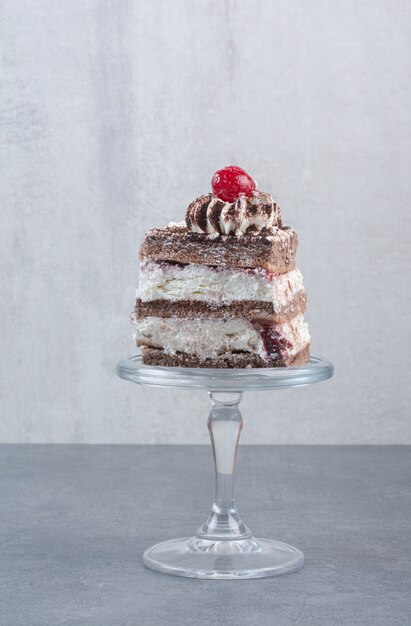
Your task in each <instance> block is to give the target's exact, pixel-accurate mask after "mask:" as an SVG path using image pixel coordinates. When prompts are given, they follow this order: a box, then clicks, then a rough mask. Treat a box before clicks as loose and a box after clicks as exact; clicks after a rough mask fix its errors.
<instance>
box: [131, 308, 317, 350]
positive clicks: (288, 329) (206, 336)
mask: <svg viewBox="0 0 411 626" xmlns="http://www.w3.org/2000/svg"><path fill="white" fill-rule="evenodd" d="M275 328H276V331H277V332H279V334H280V336H281V337H283V338H284V339H286V340H287V341H288V342H290V344H291V347H290V348H289V349H288V350H287V354H288V355H289V356H294V355H295V354H297V352H299V351H300V350H301V349H302V348H303V347H304V346H305V345H306V344H307V343H309V341H310V335H309V333H308V327H307V324H306V323H305V322H304V319H303V316H302V315H299V316H297V317H295V318H294V319H292V320H291V321H290V322H285V323H284V324H276V327H275ZM132 329H133V336H134V339H135V340H136V341H137V342H139V344H140V345H141V344H142V345H147V346H151V347H155V348H163V350H164V351H165V352H166V353H168V354H175V353H176V352H186V353H188V354H196V355H198V356H199V357H200V358H203V359H204V358H214V357H216V356H218V355H219V354H224V353H226V352H233V351H236V350H241V351H243V352H251V353H254V354H258V355H259V356H261V357H262V358H263V359H267V357H268V355H267V353H266V351H265V349H264V345H263V342H262V339H261V335H260V331H259V330H258V328H255V327H254V326H253V325H252V323H251V322H249V321H248V320H245V319H238V318H237V319H229V320H222V319H182V318H177V317H170V318H164V319H163V318H160V317H146V318H144V319H142V320H133V321H132ZM270 356H271V357H272V356H273V355H270Z"/></svg>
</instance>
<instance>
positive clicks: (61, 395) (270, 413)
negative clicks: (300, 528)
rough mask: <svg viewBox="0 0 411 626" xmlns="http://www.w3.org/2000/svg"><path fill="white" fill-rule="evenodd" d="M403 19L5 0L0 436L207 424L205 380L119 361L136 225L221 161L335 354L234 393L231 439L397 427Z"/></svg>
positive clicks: (194, 438) (109, 438) (407, 51)
mask: <svg viewBox="0 0 411 626" xmlns="http://www.w3.org/2000/svg"><path fill="white" fill-rule="evenodd" d="M410 23H411V2H410V0H395V1H393V0H361V1H356V2H355V1H353V0H351V1H348V0H333V1H332V0H328V1H327V0H309V1H305V2H304V1H302V0H241V1H240V0H220V1H218V0H201V1H200V0H197V1H196V2H195V1H193V0H171V1H167V0H132V1H131V0H117V1H114V0H66V1H62V0H61V1H60V2H58V1H56V0H35V1H34V0H18V1H16V0H1V1H0V48H1V54H0V77H1V81H2V102H1V107H0V123H1V128H2V132H1V133H0V170H1V173H2V175H1V185H0V210H1V230H0V281H1V298H0V318H1V319H2V320H3V322H2V324H1V325H0V344H1V345H2V346H4V348H3V350H4V351H6V352H7V358H4V359H2V360H1V361H0V397H1V400H2V407H1V409H0V441H3V442H8V443H107V444H110V443H149V444H152V443H177V444H179V443H194V444H196V443H205V442H206V441H207V437H208V435H207V432H206V429H203V428H192V422H193V415H195V414H196V413H197V412H198V411H200V412H202V413H204V412H205V411H206V410H207V398H206V397H205V396H201V394H194V393H190V394H184V395H181V394H180V392H179V391H178V390H175V389H170V390H168V391H163V392H162V393H158V394H153V393H151V392H150V391H146V392H142V393H139V394H138V393H137V391H136V389H133V388H132V386H130V385H124V384H123V383H121V382H119V381H118V380H116V378H115V376H113V368H114V366H115V361H116V360H117V359H119V358H121V357H123V356H125V355H126V354H130V353H132V352H133V350H135V347H134V346H133V343H132V340H131V335H130V329H129V315H130V312H131V310H132V308H133V302H134V295H135V289H136V286H137V275H138V267H137V252H138V248H139V246H140V243H141V241H142V237H143V234H144V232H145V231H146V230H148V229H149V228H151V227H153V226H163V225H164V224H165V223H167V222H168V221H169V220H181V219H182V218H183V217H184V214H185V209H186V207H187V205H188V204H189V202H191V201H192V200H193V199H194V198H195V197H197V196H198V195H200V194H202V193H206V192H207V191H208V190H209V186H210V178H211V176H212V174H213V172H214V171H215V170H216V169H218V168H220V167H223V166H224V165H228V164H230V163H236V164H239V165H241V166H242V167H244V168H246V169H247V170H249V171H250V173H252V174H253V175H254V176H255V177H256V179H257V182H258V185H259V188H260V189H263V190H266V191H268V192H271V193H272V194H273V196H274V197H275V199H276V200H277V201H278V202H279V204H280V206H281V208H282V211H283V216H284V220H285V223H287V224H290V225H292V226H293V227H294V228H295V229H296V231H297V232H298V234H299V238H300V246H299V249H298V256H297V261H298V265H299V266H300V268H301V270H302V272H303V274H304V280H305V284H306V287H307V291H308V297H309V308H308V312H307V320H308V322H309V327H310V332H311V335H312V338H313V353H314V354H318V355H321V356H325V357H327V358H329V359H330V360H332V361H333V362H334V363H335V366H336V372H337V375H336V376H335V378H334V380H333V381H332V383H330V384H329V385H323V386H322V387H321V389H320V388H318V389H317V388H315V389H306V390H299V391H298V392H297V393H283V394H282V395H281V401H282V402H281V414H280V412H279V411H277V410H275V408H274V406H273V405H272V404H271V402H270V401H267V398H266V396H265V394H247V395H246V397H245V399H244V405H243V406H244V407H245V409H246V408H247V409H248V412H249V414H250V415H252V416H253V419H252V420H250V422H249V423H248V425H247V432H244V435H243V437H244V439H243V440H244V442H245V441H247V442H248V443H255V444H259V443H262V444H267V443H272V444H279V443H280V444H282V443H285V444H311V443H314V444H334V443H337V444H351V443H355V444H361V443H363V444H369V443H374V444H386V443H390V444H397V443H401V444H402V443H411V420H410V419H409V415H410V410H411V409H410V406H411V403H410V393H409V385H408V371H409V348H408V343H407V340H406V330H405V329H406V328H407V326H408V318H409V311H410V309H411V290H410V289H406V288H405V285H406V284H407V281H408V283H410V282H411V278H408V279H407V273H408V274H409V271H408V272H407V269H408V268H410V267H411V263H410V262H409V257H410V250H411V219H410V218H411V211H410V205H411V185H410V180H411V178H410V162H411V82H410V80H409V75H410V58H411V37H410V35H409V33H410ZM26 355H30V356H29V358H28V357H27V356H26ZM370 372H372V376H371V375H370ZM16 388H21V389H24V393H16V392H15V389H16ZM201 398H203V399H201ZM201 402H202V403H203V404H202V408H200V409H199V403H201ZM136 408H138V414H137V417H138V419H136ZM245 412H246V411H245ZM10 416H11V417H12V419H10Z"/></svg>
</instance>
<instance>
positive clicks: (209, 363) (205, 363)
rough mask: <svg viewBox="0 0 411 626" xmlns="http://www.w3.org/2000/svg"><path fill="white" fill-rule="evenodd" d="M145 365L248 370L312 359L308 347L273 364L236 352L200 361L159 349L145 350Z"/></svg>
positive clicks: (186, 355)
mask: <svg viewBox="0 0 411 626" xmlns="http://www.w3.org/2000/svg"><path fill="white" fill-rule="evenodd" d="M142 356H143V363H144V364H145V365H160V366H166V367H206V368H210V367H217V368H224V369H228V368H231V369H232V368H246V367H258V368H261V367H286V366H288V365H304V364H305V363H308V361H309V358H310V346H309V345H306V346H304V348H303V349H302V350H300V352H298V353H297V354H296V355H295V356H293V357H290V358H289V359H287V361H284V360H283V359H282V360H277V361H272V362H269V363H268V362H267V361H264V360H263V359H262V358H261V357H260V356H258V355H257V354H251V353H249V352H235V353H229V354H222V355H220V356H217V357H215V358H212V359H205V360H200V359H199V358H198V356H195V355H193V354H186V353H185V352H177V353H176V354H166V353H165V352H164V351H163V350H161V349H159V348H143V349H142Z"/></svg>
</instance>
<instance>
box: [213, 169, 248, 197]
mask: <svg viewBox="0 0 411 626" xmlns="http://www.w3.org/2000/svg"><path fill="white" fill-rule="evenodd" d="M211 187H212V189H213V193H214V194H215V195H216V196H218V197H219V198H220V200H223V201H224V202H234V201H235V200H237V198H238V196H239V195H240V193H244V194H245V195H246V196H249V195H250V194H251V193H252V192H253V191H254V190H255V188H256V184H255V180H253V179H252V178H251V176H250V174H247V172H246V171H245V170H243V169H242V168H241V167H237V166H236V165H229V166H228V167H224V168H223V169H222V170H217V172H216V173H215V174H214V176H213V177H212V179H211Z"/></svg>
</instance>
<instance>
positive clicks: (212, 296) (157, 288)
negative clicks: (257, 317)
mask: <svg viewBox="0 0 411 626" xmlns="http://www.w3.org/2000/svg"><path fill="white" fill-rule="evenodd" d="M302 289H304V285H303V277H302V274H301V272H300V271H299V270H298V269H295V270H292V271H290V272H286V273H285V274H272V273H271V272H268V271H267V270H264V269H241V268H226V267H209V266H207V265H195V264H189V265H177V264H175V263H167V262H164V261H160V262H156V261H152V260H150V259H144V260H143V261H142V263H141V265H140V281H139V289H138V290H137V297H139V298H141V300H142V301H143V302H149V301H151V300H196V301H203V302H213V303H215V304H216V305H220V304H228V303H231V302H236V301H239V300H252V301H260V302H272V304H273V308H274V311H275V312H280V311H281V309H283V308H284V307H286V306H287V305H288V304H290V302H292V300H293V298H294V297H295V295H296V293H298V292H299V291H300V290H302Z"/></svg>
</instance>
